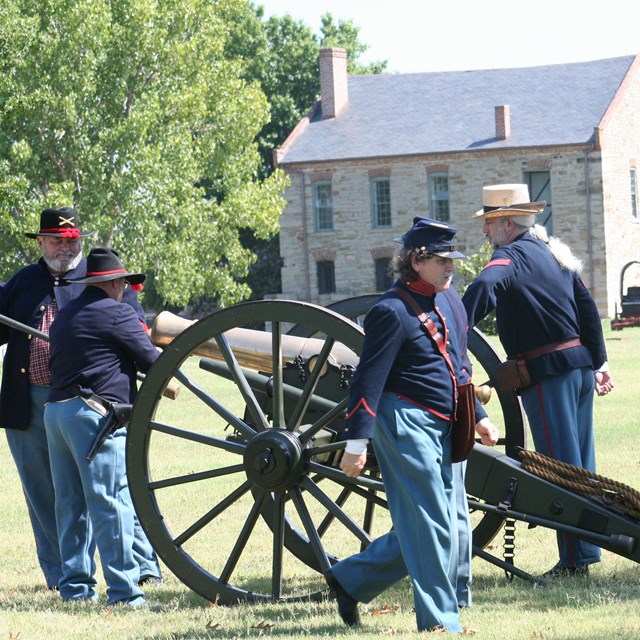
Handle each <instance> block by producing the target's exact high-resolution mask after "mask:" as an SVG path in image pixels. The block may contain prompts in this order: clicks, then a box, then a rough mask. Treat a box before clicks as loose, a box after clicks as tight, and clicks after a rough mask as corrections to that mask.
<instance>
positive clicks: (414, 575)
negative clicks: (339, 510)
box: [326, 217, 465, 633]
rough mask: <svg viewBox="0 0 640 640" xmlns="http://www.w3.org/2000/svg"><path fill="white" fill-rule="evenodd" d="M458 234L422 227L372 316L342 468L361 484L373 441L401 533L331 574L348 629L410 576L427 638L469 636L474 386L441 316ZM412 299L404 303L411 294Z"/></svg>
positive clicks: (412, 233)
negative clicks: (465, 592) (465, 627)
mask: <svg viewBox="0 0 640 640" xmlns="http://www.w3.org/2000/svg"><path fill="white" fill-rule="evenodd" d="M454 237H455V229H453V228H452V227H450V226H449V225H446V224H444V223H440V222H436V221H434V220H429V219H428V218H422V217H416V218H414V224H413V226H412V227H411V229H410V230H409V231H407V233H405V235H404V236H403V237H402V238H401V239H399V241H400V242H402V244H403V247H402V249H401V251H400V253H399V255H398V256H397V257H396V259H395V268H396V272H397V273H398V274H399V276H400V277H399V279H398V280H397V281H396V283H395V285H394V288H392V289H391V290H390V291H388V292H387V293H386V294H385V295H384V296H382V298H380V300H379V301H378V302H377V303H376V304H375V305H374V306H373V307H372V308H371V310H370V311H369V313H368V314H367V316H366V318H365V322H364V329H365V339H364V344H363V349H362V354H361V357H360V362H359V364H358V367H357V369H356V373H355V375H354V379H353V382H352V385H351V388H350V393H349V407H348V409H347V417H346V422H345V430H344V435H345V438H346V439H347V445H346V448H345V453H344V454H343V456H342V459H341V462H340V467H341V468H342V470H343V471H344V472H345V474H346V475H348V476H350V477H356V476H358V475H359V474H360V473H361V472H362V469H363V468H364V465H365V463H366V456H367V454H366V446H367V442H368V440H369V439H370V438H372V439H373V447H374V450H375V452H376V459H377V462H378V464H379V466H380V470H381V472H382V479H383V482H384V485H385V491H386V496H387V500H388V504H389V510H390V513H391V518H392V521H393V525H394V528H393V530H392V531H390V532H389V533H387V534H385V535H383V536H381V537H379V538H376V539H375V540H374V541H373V542H372V543H371V544H370V545H369V546H368V547H367V549H365V550H364V551H363V552H361V553H358V554H355V555H353V556H350V557H348V558H345V559H344V560H341V561H340V562H338V563H337V564H335V565H334V566H333V567H332V569H331V570H330V571H329V572H327V574H326V578H327V583H328V584H329V587H330V588H331V589H332V590H333V591H334V593H335V595H336V597H337V600H338V609H339V612H340V615H341V617H342V619H343V621H344V622H345V623H346V624H348V625H355V624H358V623H359V615H358V610H357V603H358V602H369V601H370V600H372V599H373V598H374V597H376V596H377V595H379V594H380V593H382V591H384V590H385V589H386V588H388V587H389V586H391V585H392V584H393V583H395V582H397V581H398V580H399V579H401V578H402V577H404V576H406V575H407V573H408V574H409V576H410V578H411V581H412V586H413V593H414V603H415V611H416V621H417V626H418V630H420V631H430V630H434V629H447V630H448V631H450V632H453V633H459V632H461V631H462V627H461V625H460V621H459V616H458V602H457V597H456V586H455V581H456V575H455V574H456V566H457V544H454V540H453V538H454V536H455V532H456V524H455V520H456V513H455V504H454V496H453V484H452V483H453V480H452V462H451V431H452V424H453V420H454V418H455V415H456V403H457V384H458V380H461V379H464V377H465V373H464V371H463V366H462V361H461V354H460V349H459V345H458V342H457V339H456V336H455V329H452V327H449V326H448V325H447V323H446V320H445V318H444V317H443V314H442V313H441V312H440V310H439V309H438V308H437V305H436V302H435V299H436V294H437V293H438V292H441V291H444V290H445V289H447V288H448V287H449V285H450V283H451V278H452V276H453V270H454V267H453V259H454V258H461V257H464V256H463V255H462V254H461V253H459V252H457V251H456V250H455V246H454ZM398 288H399V289H402V290H403V291H404V292H405V294H406V295H409V296H411V297H412V298H413V299H414V300H415V302H416V303H417V304H418V305H419V306H420V308H421V309H422V311H423V312H424V313H427V314H428V315H429V317H430V318H431V321H432V323H433V327H434V329H435V331H436V333H437V334H438V337H437V340H438V341H440V343H441V344H445V345H446V348H445V351H446V353H447V357H445V356H444V355H443V354H442V353H441V351H440V349H439V347H438V345H437V342H436V340H434V339H433V338H432V337H431V336H429V335H427V333H425V331H424V330H423V328H422V326H421V324H420V322H419V320H418V318H417V316H416V314H415V312H414V311H413V309H412V308H411V306H409V304H408V303H407V302H406V301H405V300H404V299H403V298H402V297H401V295H399V294H398V293H396V292H395V291H394V289H398ZM403 295H404V294H403Z"/></svg>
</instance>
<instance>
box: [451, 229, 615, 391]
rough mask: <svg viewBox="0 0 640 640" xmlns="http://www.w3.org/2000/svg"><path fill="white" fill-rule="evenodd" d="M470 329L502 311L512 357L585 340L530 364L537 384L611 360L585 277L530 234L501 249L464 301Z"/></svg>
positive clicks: (500, 323) (501, 326)
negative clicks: (561, 261)
mask: <svg viewBox="0 0 640 640" xmlns="http://www.w3.org/2000/svg"><path fill="white" fill-rule="evenodd" d="M462 300H463V303H464V306H465V308H466V310H467V315H468V317H469V324H470V326H474V325H476V324H477V323H478V322H479V321H480V320H482V318H484V317H485V316H486V315H487V314H488V313H489V312H490V311H492V310H493V309H495V310H496V320H497V327H498V336H499V337H500V342H501V343H502V346H503V347H504V350H505V352H506V353H507V355H508V356H509V357H514V356H516V355H518V354H521V353H524V352H526V351H530V350H531V349H535V348H538V347H542V346H544V345H548V344H551V343H554V342H564V341H567V340H571V339H573V338H580V340H581V342H582V345H583V346H577V347H572V348H570V349H565V350H563V351H555V352H553V353H549V354H547V355H543V356H540V357H538V358H535V359H533V360H529V362H528V368H529V372H530V373H531V378H532V382H533V383H534V384H535V383H537V382H539V381H540V380H541V379H542V378H544V377H546V376H551V375H560V374H563V373H566V372H568V371H571V370H573V369H577V368H580V367H593V368H595V369H598V368H600V367H601V366H602V365H603V363H604V362H605V361H606V359H607V352H606V347H605V342H604V336H603V333H602V324H601V320H600V315H599V314H598V309H597V307H596V304H595V301H594V300H593V298H592V297H591V294H590V293H589V291H588V290H587V287H586V286H585V284H584V282H583V281H582V279H581V278H580V276H579V275H577V274H576V273H574V272H572V271H568V270H567V269H562V268H561V267H560V264H559V263H558V261H557V260H556V259H555V258H554V256H553V254H552V253H551V251H550V250H549V247H548V246H547V244H546V243H544V242H542V241H540V240H537V239H536V238H533V237H532V236H531V235H530V234H529V233H528V232H526V233H524V234H523V235H521V236H519V237H518V238H516V239H515V240H514V241H513V242H511V243H509V244H508V245H505V246H504V247H500V248H499V249H496V251H495V252H494V254H493V256H492V257H491V261H490V262H489V263H488V264H487V265H486V266H485V267H484V269H483V270H482V271H481V272H480V274H479V275H478V277H477V278H476V279H475V280H474V281H473V282H472V283H471V284H470V285H469V287H468V289H467V290H466V292H465V294H464V296H463V297H462Z"/></svg>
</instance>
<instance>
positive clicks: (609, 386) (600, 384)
mask: <svg viewBox="0 0 640 640" xmlns="http://www.w3.org/2000/svg"><path fill="white" fill-rule="evenodd" d="M613 386H614V385H613V378H612V377H611V374H610V373H609V372H608V371H596V393H597V394H598V395H599V396H606V395H607V393H609V391H612V390H613Z"/></svg>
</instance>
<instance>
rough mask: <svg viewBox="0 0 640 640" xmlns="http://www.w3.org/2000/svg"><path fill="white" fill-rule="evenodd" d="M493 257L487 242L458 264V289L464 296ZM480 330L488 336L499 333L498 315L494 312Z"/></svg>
mask: <svg viewBox="0 0 640 640" xmlns="http://www.w3.org/2000/svg"><path fill="white" fill-rule="evenodd" d="M492 255H493V247H492V246H491V244H490V243H489V242H485V243H484V244H483V245H482V246H481V247H480V249H479V251H478V252H477V253H472V254H470V255H467V257H466V259H465V260H460V261H459V262H456V283H455V284H456V289H457V290H458V293H459V294H460V295H461V296H462V295H464V292H465V291H466V290H467V287H468V286H469V285H470V284H471V283H472V282H473V280H474V279H475V278H476V276H477V275H478V274H479V273H480V272H481V271H482V269H483V268H484V266H485V265H486V264H487V263H488V262H489V261H490V260H491V256H492ZM478 329H480V331H482V332H483V333H486V334H487V335H491V336H495V335H497V333H498V331H497V328H496V313H495V311H492V312H491V313H490V314H489V315H488V316H487V317H486V318H483V319H482V320H480V322H479V323H478Z"/></svg>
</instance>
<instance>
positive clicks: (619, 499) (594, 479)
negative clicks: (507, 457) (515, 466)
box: [518, 450, 640, 521]
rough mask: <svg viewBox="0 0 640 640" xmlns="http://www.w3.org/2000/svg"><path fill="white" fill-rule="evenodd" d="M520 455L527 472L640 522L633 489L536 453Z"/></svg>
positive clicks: (639, 496) (639, 507)
mask: <svg viewBox="0 0 640 640" xmlns="http://www.w3.org/2000/svg"><path fill="white" fill-rule="evenodd" d="M518 454H519V456H520V458H521V459H522V468H523V469H524V470H525V471H529V472H530V473H533V474H535V475H537V476H540V477H541V478H544V479H545V480H548V481H549V482H553V483H554V484H559V485H562V486H563V487H567V488H568V489H571V490H572V491H575V492H576V493H580V494H582V495H583V496H587V497H588V498H593V499H595V500H597V501H598V502H601V503H603V504H604V505H605V506H607V507H613V508H616V509H618V510H619V511H622V512H623V513H624V514H626V515H628V516H630V517H631V518H634V519H635V520H638V521H640V492H639V491H636V490H635V489H633V488H632V487H629V486H628V485H626V484H622V482H618V481H617V480H612V479H611V478H605V477H604V476H601V475H598V474H597V473H593V472H592V471H587V470H586V469H582V468H581V467H576V466H574V465H572V464H568V463H566V462H560V461H559V460H554V459H553V458H549V457H547V456H545V455H542V454H541V453H538V452H536V451H527V450H521V451H519V452H518Z"/></svg>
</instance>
